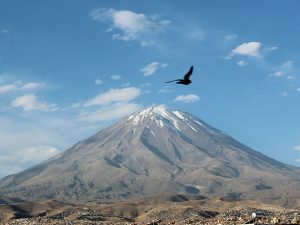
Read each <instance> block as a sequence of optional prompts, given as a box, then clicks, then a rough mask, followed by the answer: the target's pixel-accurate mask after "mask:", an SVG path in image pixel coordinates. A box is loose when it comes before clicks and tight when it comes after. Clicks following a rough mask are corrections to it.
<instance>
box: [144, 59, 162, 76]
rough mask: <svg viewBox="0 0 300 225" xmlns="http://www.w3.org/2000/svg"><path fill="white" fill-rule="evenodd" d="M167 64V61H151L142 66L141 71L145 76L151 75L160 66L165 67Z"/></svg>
mask: <svg viewBox="0 0 300 225" xmlns="http://www.w3.org/2000/svg"><path fill="white" fill-rule="evenodd" d="M167 66H168V64H167V63H159V62H151V63H149V64H148V65H146V66H145V67H144V68H142V69H141V72H142V73H143V74H144V76H150V75H152V74H154V73H155V72H156V70H157V69H158V68H165V67H167Z"/></svg>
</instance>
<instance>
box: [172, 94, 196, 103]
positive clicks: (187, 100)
mask: <svg viewBox="0 0 300 225" xmlns="http://www.w3.org/2000/svg"><path fill="white" fill-rule="evenodd" d="M199 100H200V97H199V96H198V95H194V94H190V95H178V96H177V97H176V98H175V99H174V101H175V102H184V103H192V102H197V101H199Z"/></svg>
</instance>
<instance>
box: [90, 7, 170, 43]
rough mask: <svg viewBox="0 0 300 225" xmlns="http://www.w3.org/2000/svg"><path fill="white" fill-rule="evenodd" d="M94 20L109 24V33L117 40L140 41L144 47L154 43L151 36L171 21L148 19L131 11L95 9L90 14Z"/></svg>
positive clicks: (155, 17)
mask: <svg viewBox="0 0 300 225" xmlns="http://www.w3.org/2000/svg"><path fill="white" fill-rule="evenodd" d="M90 16H91V18H92V19H94V20H96V21H100V22H106V23H108V24H109V28H108V29H107V32H114V33H113V34H112V38H113V39H115V40H122V41H132V40H139V41H140V42H141V45H142V46H148V45H151V44H152V43H153V41H152V40H151V39H149V36H151V34H153V33H155V32H157V31H159V30H162V29H163V28H165V27H166V26H168V25H169V24H170V23H171V21H169V20H161V21H158V17H157V16H153V17H147V16H146V15H145V14H142V13H135V12H133V11H130V10H115V9H104V8H100V9H95V10H93V11H91V12H90Z"/></svg>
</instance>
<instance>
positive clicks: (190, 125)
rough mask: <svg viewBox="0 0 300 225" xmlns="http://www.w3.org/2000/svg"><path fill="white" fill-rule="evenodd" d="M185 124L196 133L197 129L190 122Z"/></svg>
mask: <svg viewBox="0 0 300 225" xmlns="http://www.w3.org/2000/svg"><path fill="white" fill-rule="evenodd" d="M187 125H188V126H189V127H190V128H191V129H192V130H193V131H195V132H197V133H198V131H197V130H196V129H195V128H194V127H193V126H192V125H190V124H188V123H187Z"/></svg>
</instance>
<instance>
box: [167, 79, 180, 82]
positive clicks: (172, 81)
mask: <svg viewBox="0 0 300 225" xmlns="http://www.w3.org/2000/svg"><path fill="white" fill-rule="evenodd" d="M175 81H180V79H177V80H170V81H167V82H165V83H171V82H175Z"/></svg>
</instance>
